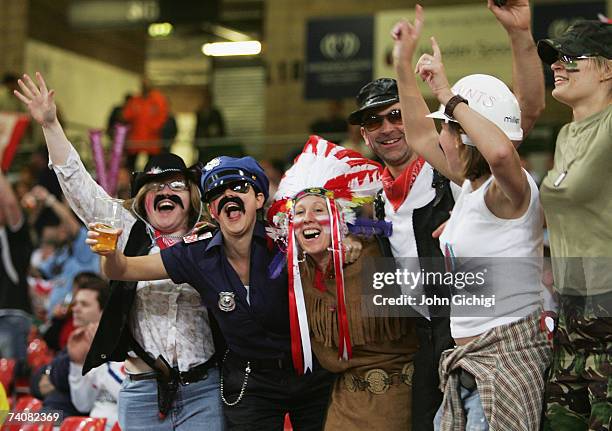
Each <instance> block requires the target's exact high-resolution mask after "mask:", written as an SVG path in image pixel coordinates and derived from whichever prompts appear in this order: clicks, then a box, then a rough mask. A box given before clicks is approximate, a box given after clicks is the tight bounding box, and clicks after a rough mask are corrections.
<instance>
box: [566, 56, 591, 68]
mask: <svg viewBox="0 0 612 431" xmlns="http://www.w3.org/2000/svg"><path fill="white" fill-rule="evenodd" d="M589 58H592V57H591V56H588V55H581V56H578V57H572V56H570V55H561V56H560V57H559V61H560V62H561V64H562V65H563V67H564V68H565V70H567V71H568V72H580V69H578V61H579V60H588V59H589Z"/></svg>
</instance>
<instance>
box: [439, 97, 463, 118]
mask: <svg viewBox="0 0 612 431" xmlns="http://www.w3.org/2000/svg"><path fill="white" fill-rule="evenodd" d="M460 103H465V104H466V105H468V106H469V103H468V101H467V99H465V98H464V97H461V96H459V95H458V94H455V95H454V96H453V97H451V98H450V99H449V100H448V102H446V106H445V107H444V115H446V116H447V117H448V118H450V119H451V120H454V119H455V117H453V112H454V111H455V108H456V107H457V105H458V104H460Z"/></svg>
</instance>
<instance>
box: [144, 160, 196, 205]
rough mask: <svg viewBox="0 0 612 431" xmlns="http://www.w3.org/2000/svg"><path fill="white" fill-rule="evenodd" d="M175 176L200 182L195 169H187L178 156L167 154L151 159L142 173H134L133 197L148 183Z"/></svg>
mask: <svg viewBox="0 0 612 431" xmlns="http://www.w3.org/2000/svg"><path fill="white" fill-rule="evenodd" d="M173 174H183V175H184V176H185V178H187V179H188V180H190V181H193V182H195V183H197V182H198V175H199V174H198V172H197V169H195V168H187V166H186V165H185V162H184V161H183V159H182V158H181V157H179V156H177V155H176V154H172V153H166V154H160V155H157V156H153V157H151V158H150V159H149V161H148V162H147V164H146V165H145V167H144V170H143V171H142V172H133V173H132V196H136V193H138V190H140V188H141V187H142V186H144V185H145V184H146V183H149V182H151V181H157V180H160V179H162V178H164V177H168V176H170V175H173Z"/></svg>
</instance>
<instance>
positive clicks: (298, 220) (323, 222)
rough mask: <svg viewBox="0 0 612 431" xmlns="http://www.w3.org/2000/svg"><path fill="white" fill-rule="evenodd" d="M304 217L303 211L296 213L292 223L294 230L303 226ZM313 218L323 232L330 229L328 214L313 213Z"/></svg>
mask: <svg viewBox="0 0 612 431" xmlns="http://www.w3.org/2000/svg"><path fill="white" fill-rule="evenodd" d="M304 219H305V214H304V213H302V214H299V215H296V216H295V217H294V218H293V225H294V226H295V229H296V230H298V229H301V228H302V227H303V226H304ZM314 219H315V221H316V223H317V224H318V225H319V226H320V227H321V230H323V231H325V232H330V231H331V230H330V220H329V214H315V216H314Z"/></svg>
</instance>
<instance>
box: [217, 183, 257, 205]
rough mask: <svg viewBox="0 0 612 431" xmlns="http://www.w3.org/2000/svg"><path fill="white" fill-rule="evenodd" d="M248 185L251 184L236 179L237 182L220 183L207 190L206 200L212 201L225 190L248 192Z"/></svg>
mask: <svg viewBox="0 0 612 431" xmlns="http://www.w3.org/2000/svg"><path fill="white" fill-rule="evenodd" d="M250 187H251V185H250V184H249V183H248V182H246V181H238V182H233V183H228V184H224V185H221V186H219V187H216V188H214V189H212V190H211V191H209V192H208V193H207V194H206V201H207V202H212V201H214V200H216V199H217V198H219V197H220V196H222V195H223V193H225V191H226V190H231V191H233V192H236V193H240V194H245V193H248V192H249V189H250Z"/></svg>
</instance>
